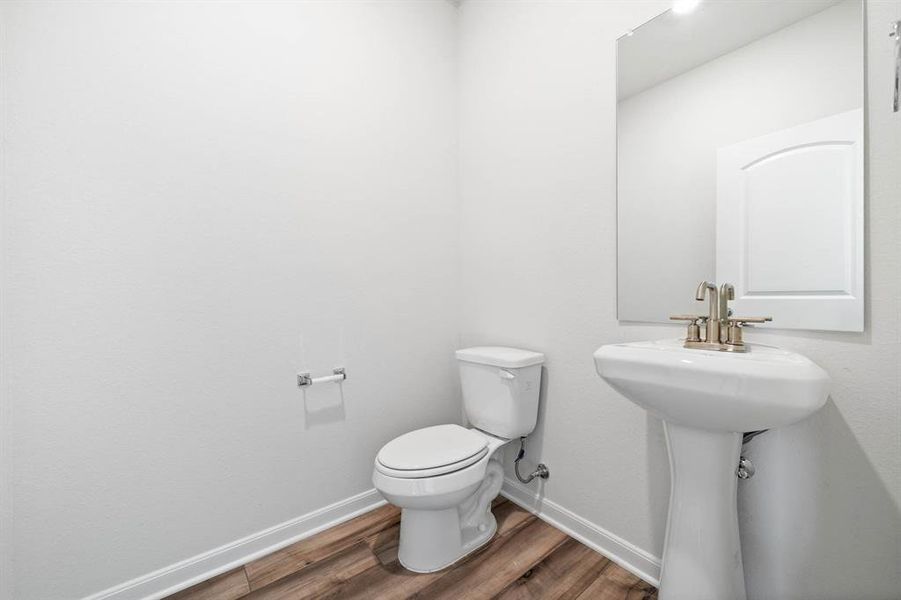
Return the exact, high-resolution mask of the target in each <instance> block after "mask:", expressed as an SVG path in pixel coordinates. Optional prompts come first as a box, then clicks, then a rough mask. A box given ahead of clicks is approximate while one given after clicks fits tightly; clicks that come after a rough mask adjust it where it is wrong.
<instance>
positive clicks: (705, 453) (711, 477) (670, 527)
mask: <svg viewBox="0 0 901 600" xmlns="http://www.w3.org/2000/svg"><path fill="white" fill-rule="evenodd" d="M664 431H665V432H666V446H667V449H668V450H669V460H670V477H671V480H672V489H671V491H670V501H669V516H668V518H667V524H666V541H665V542H664V547H663V568H662V571H661V574H660V600H745V598H746V595H745V580H744V571H743V569H742V563H741V545H740V543H739V537H738V505H737V502H736V500H737V498H736V496H737V492H738V478H737V477H736V475H735V469H736V467H737V466H738V460H739V457H740V454H741V441H742V435H741V434H740V433H723V432H714V431H705V430H702V429H694V428H691V427H684V426H682V425H675V424H673V423H667V422H664Z"/></svg>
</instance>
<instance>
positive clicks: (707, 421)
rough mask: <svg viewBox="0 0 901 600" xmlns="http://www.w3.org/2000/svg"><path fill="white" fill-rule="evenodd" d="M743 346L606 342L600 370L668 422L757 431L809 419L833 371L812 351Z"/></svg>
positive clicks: (822, 399)
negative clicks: (820, 363)
mask: <svg viewBox="0 0 901 600" xmlns="http://www.w3.org/2000/svg"><path fill="white" fill-rule="evenodd" d="M748 346H749V348H750V350H749V351H748V352H745V353H742V354H735V353H731V352H716V351H714V350H695V349H688V348H683V347H682V340H658V341H653V342H635V343H631V344H610V345H608V346H601V348H600V349H598V351H597V352H595V353H594V360H595V364H596V365H597V370H598V374H599V375H600V376H601V377H602V378H603V379H604V380H605V381H607V383H609V384H610V385H611V386H613V387H614V388H615V389H616V390H617V391H618V392H620V393H621V394H622V395H624V396H625V397H626V398H628V399H629V400H631V401H632V402H634V403H635V404H637V405H639V406H641V407H642V408H644V409H645V410H647V411H648V412H650V413H652V414H654V415H656V416H658V417H660V418H661V419H663V420H665V421H668V422H670V423H678V424H681V425H687V426H689V427H698V428H701V429H709V430H712V431H737V432H746V431H757V430H760V429H771V428H774V427H782V426H783V425H789V424H791V423H794V422H796V421H800V420H801V419H804V418H806V417H808V416H810V415H811V414H813V413H814V412H816V411H817V410H819V409H820V408H821V407H822V406H823V404H824V403H825V402H826V396H827V395H828V389H829V376H828V375H827V374H826V372H825V371H824V370H823V369H821V368H820V367H818V366H817V365H816V364H814V363H813V362H812V361H811V360H810V359H808V358H806V357H804V356H801V355H800V354H795V353H794V352H788V351H786V350H782V349H780V348H774V347H772V346H763V345H760V344H748Z"/></svg>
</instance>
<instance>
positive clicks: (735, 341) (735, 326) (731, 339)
mask: <svg viewBox="0 0 901 600" xmlns="http://www.w3.org/2000/svg"><path fill="white" fill-rule="evenodd" d="M726 320H727V321H729V331H728V333H727V335H726V344H728V345H729V346H733V347H735V346H744V345H745V344H744V341H743V340H742V336H741V330H742V328H743V327H744V326H745V325H747V324H749V323H767V322H769V321H772V320H773V317H729V318H728V319H726Z"/></svg>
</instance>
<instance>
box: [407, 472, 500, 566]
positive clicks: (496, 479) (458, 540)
mask: <svg viewBox="0 0 901 600" xmlns="http://www.w3.org/2000/svg"><path fill="white" fill-rule="evenodd" d="M502 484H503V468H502V467H501V464H500V461H498V459H497V458H495V457H492V458H491V460H489V461H488V465H487V468H486V473H485V478H484V480H482V482H481V484H480V485H479V487H478V489H477V490H476V491H475V492H474V493H473V494H472V495H470V496H469V497H467V498H466V499H465V500H464V501H463V502H462V503H461V504H459V505H457V506H452V507H449V508H443V509H437V510H436V509H430V510H424V509H419V508H404V509H403V510H402V511H401V516H400V545H399V548H398V551H397V559H398V561H400V564H401V565H403V567H404V568H405V569H407V570H408V571H413V572H415V573H432V572H434V571H440V570H441V569H444V568H447V567H449V566H450V565H452V564H454V563H455V562H457V561H458V560H460V559H461V558H463V557H464V556H466V555H468V554H470V553H471V552H473V551H474V550H476V549H478V548H479V547H481V546H483V545H485V544H486V543H488V541H489V540H491V538H492V537H494V534H495V532H497V519H495V518H494V515H493V514H492V513H491V501H492V500H494V499H495V498H496V497H497V495H498V494H499V493H500V491H501V485H502Z"/></svg>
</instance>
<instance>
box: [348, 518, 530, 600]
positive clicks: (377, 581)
mask: <svg viewBox="0 0 901 600" xmlns="http://www.w3.org/2000/svg"><path fill="white" fill-rule="evenodd" d="M493 512H494V516H495V519H497V534H496V535H495V537H494V539H493V540H492V541H491V542H489V544H488V545H486V546H485V547H483V549H482V550H479V551H476V552H475V553H473V554H471V555H469V556H467V557H466V558H465V559H464V561H471V560H481V557H482V555H483V554H484V553H486V552H490V548H491V547H492V545H494V544H496V543H497V542H498V540H500V539H503V538H504V537H505V536H507V535H510V534H511V533H513V532H515V531H517V530H518V529H519V528H521V527H523V526H525V525H526V524H527V523H530V522H532V521H534V520H535V517H534V516H532V515H531V514H530V513H528V512H526V511H524V510H523V509H521V508H520V507H518V506H516V505H515V504H513V503H512V502H506V503H499V504H498V505H497V506H496V508H495V509H494V511H493ZM376 537H377V536H374V538H376ZM392 542H393V543H392ZM369 543H370V544H371V546H370V547H371V548H372V551H373V553H375V554H376V556H378V557H379V564H378V565H377V566H375V567H373V568H371V569H369V570H367V571H366V572H365V573H362V574H360V575H358V576H357V577H354V578H353V579H351V580H350V581H348V582H347V584H345V585H344V586H342V587H341V589H340V590H335V592H334V593H335V597H340V598H341V599H342V600H364V599H371V598H378V600H403V599H406V598H410V597H412V596H414V595H415V594H416V593H417V592H419V591H421V590H422V589H423V588H425V587H427V586H428V585H430V584H432V583H434V582H435V581H437V580H439V579H441V578H442V577H444V576H445V575H447V574H448V573H449V572H451V570H452V569H454V568H458V567H459V566H462V562H461V563H458V564H457V565H454V566H453V567H451V568H449V569H444V570H442V571H437V572H435V573H413V572H412V571H407V570H406V569H404V568H403V567H402V566H401V564H400V563H399V562H397V538H396V537H395V538H394V539H393V540H391V541H388V540H385V539H384V538H383V539H381V540H378V541H376V539H371V540H369Z"/></svg>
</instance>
